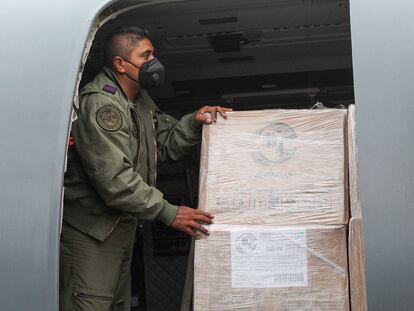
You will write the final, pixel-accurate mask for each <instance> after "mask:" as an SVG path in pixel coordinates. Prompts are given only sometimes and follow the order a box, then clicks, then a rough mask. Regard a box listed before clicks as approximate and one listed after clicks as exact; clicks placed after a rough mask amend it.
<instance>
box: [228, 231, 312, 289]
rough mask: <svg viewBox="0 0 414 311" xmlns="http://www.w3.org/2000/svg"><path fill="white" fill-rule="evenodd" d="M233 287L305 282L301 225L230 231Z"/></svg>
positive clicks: (304, 245)
mask: <svg viewBox="0 0 414 311" xmlns="http://www.w3.org/2000/svg"><path fill="white" fill-rule="evenodd" d="M231 284H232V287H233V288H272V287H305V286H308V259H307V251H306V230H305V229H299V228H297V229H269V230H235V231H232V232H231Z"/></svg>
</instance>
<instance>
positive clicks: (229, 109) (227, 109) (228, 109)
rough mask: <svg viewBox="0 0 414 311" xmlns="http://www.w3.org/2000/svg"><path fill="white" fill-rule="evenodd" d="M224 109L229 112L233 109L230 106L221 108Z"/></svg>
mask: <svg viewBox="0 0 414 311" xmlns="http://www.w3.org/2000/svg"><path fill="white" fill-rule="evenodd" d="M223 109H224V111H226V112H231V111H233V109H231V108H223Z"/></svg>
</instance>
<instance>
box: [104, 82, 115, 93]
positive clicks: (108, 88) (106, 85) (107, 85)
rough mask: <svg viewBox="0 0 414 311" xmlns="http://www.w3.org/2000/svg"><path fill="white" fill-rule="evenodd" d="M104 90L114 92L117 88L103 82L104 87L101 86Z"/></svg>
mask: <svg viewBox="0 0 414 311" xmlns="http://www.w3.org/2000/svg"><path fill="white" fill-rule="evenodd" d="M102 89H103V90H104V91H105V92H108V93H111V94H115V93H116V91H117V89H116V87H114V86H112V85H109V84H105V85H104V87H103V88H102Z"/></svg>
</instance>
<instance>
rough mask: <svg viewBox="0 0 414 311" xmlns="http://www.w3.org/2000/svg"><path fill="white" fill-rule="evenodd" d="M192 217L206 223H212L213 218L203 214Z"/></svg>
mask: <svg viewBox="0 0 414 311" xmlns="http://www.w3.org/2000/svg"><path fill="white" fill-rule="evenodd" d="M194 219H195V220H197V221H202V222H204V223H206V224H212V223H213V219H211V218H209V217H207V216H204V215H195V217H194Z"/></svg>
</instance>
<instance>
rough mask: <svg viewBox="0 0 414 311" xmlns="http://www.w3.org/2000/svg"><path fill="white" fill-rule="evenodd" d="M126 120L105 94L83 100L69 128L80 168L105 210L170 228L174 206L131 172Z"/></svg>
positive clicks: (132, 170) (174, 211)
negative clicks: (148, 220) (81, 167)
mask: <svg viewBox="0 0 414 311" xmlns="http://www.w3.org/2000/svg"><path fill="white" fill-rule="evenodd" d="M128 120H129V119H128V116H127V115H126V114H125V113H124V112H122V111H121V110H120V109H118V108H117V107H116V105H115V104H113V103H111V101H110V100H109V99H108V98H106V96H105V95H102V94H90V95H87V96H86V97H84V98H83V100H82V102H81V105H80V109H79V111H78V120H77V121H75V123H74V126H73V129H72V133H73V136H74V140H75V146H76V150H77V152H78V154H79V157H80V160H81V163H82V166H83V168H84V170H85V172H86V174H87V176H88V177H89V179H90V181H91V182H92V185H93V186H94V188H95V190H96V191H97V193H98V194H99V196H100V197H101V198H102V200H103V201H104V202H105V204H106V205H107V206H108V207H109V208H114V209H118V210H121V211H124V212H129V213H137V214H139V216H138V217H139V218H142V219H154V218H157V219H159V220H160V221H162V222H164V223H165V224H166V225H170V224H171V223H172V222H173V221H174V219H175V216H176V214H177V210H178V207H177V206H174V205H172V204H169V203H168V202H167V201H166V200H164V198H163V194H162V193H161V192H160V191H159V190H157V189H156V188H155V187H151V186H149V185H148V184H146V183H145V182H144V181H143V179H142V177H141V176H140V175H139V174H138V173H137V172H135V171H134V169H133V160H132V154H131V149H130V142H129V141H130V139H129V125H128V124H129V123H128Z"/></svg>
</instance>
